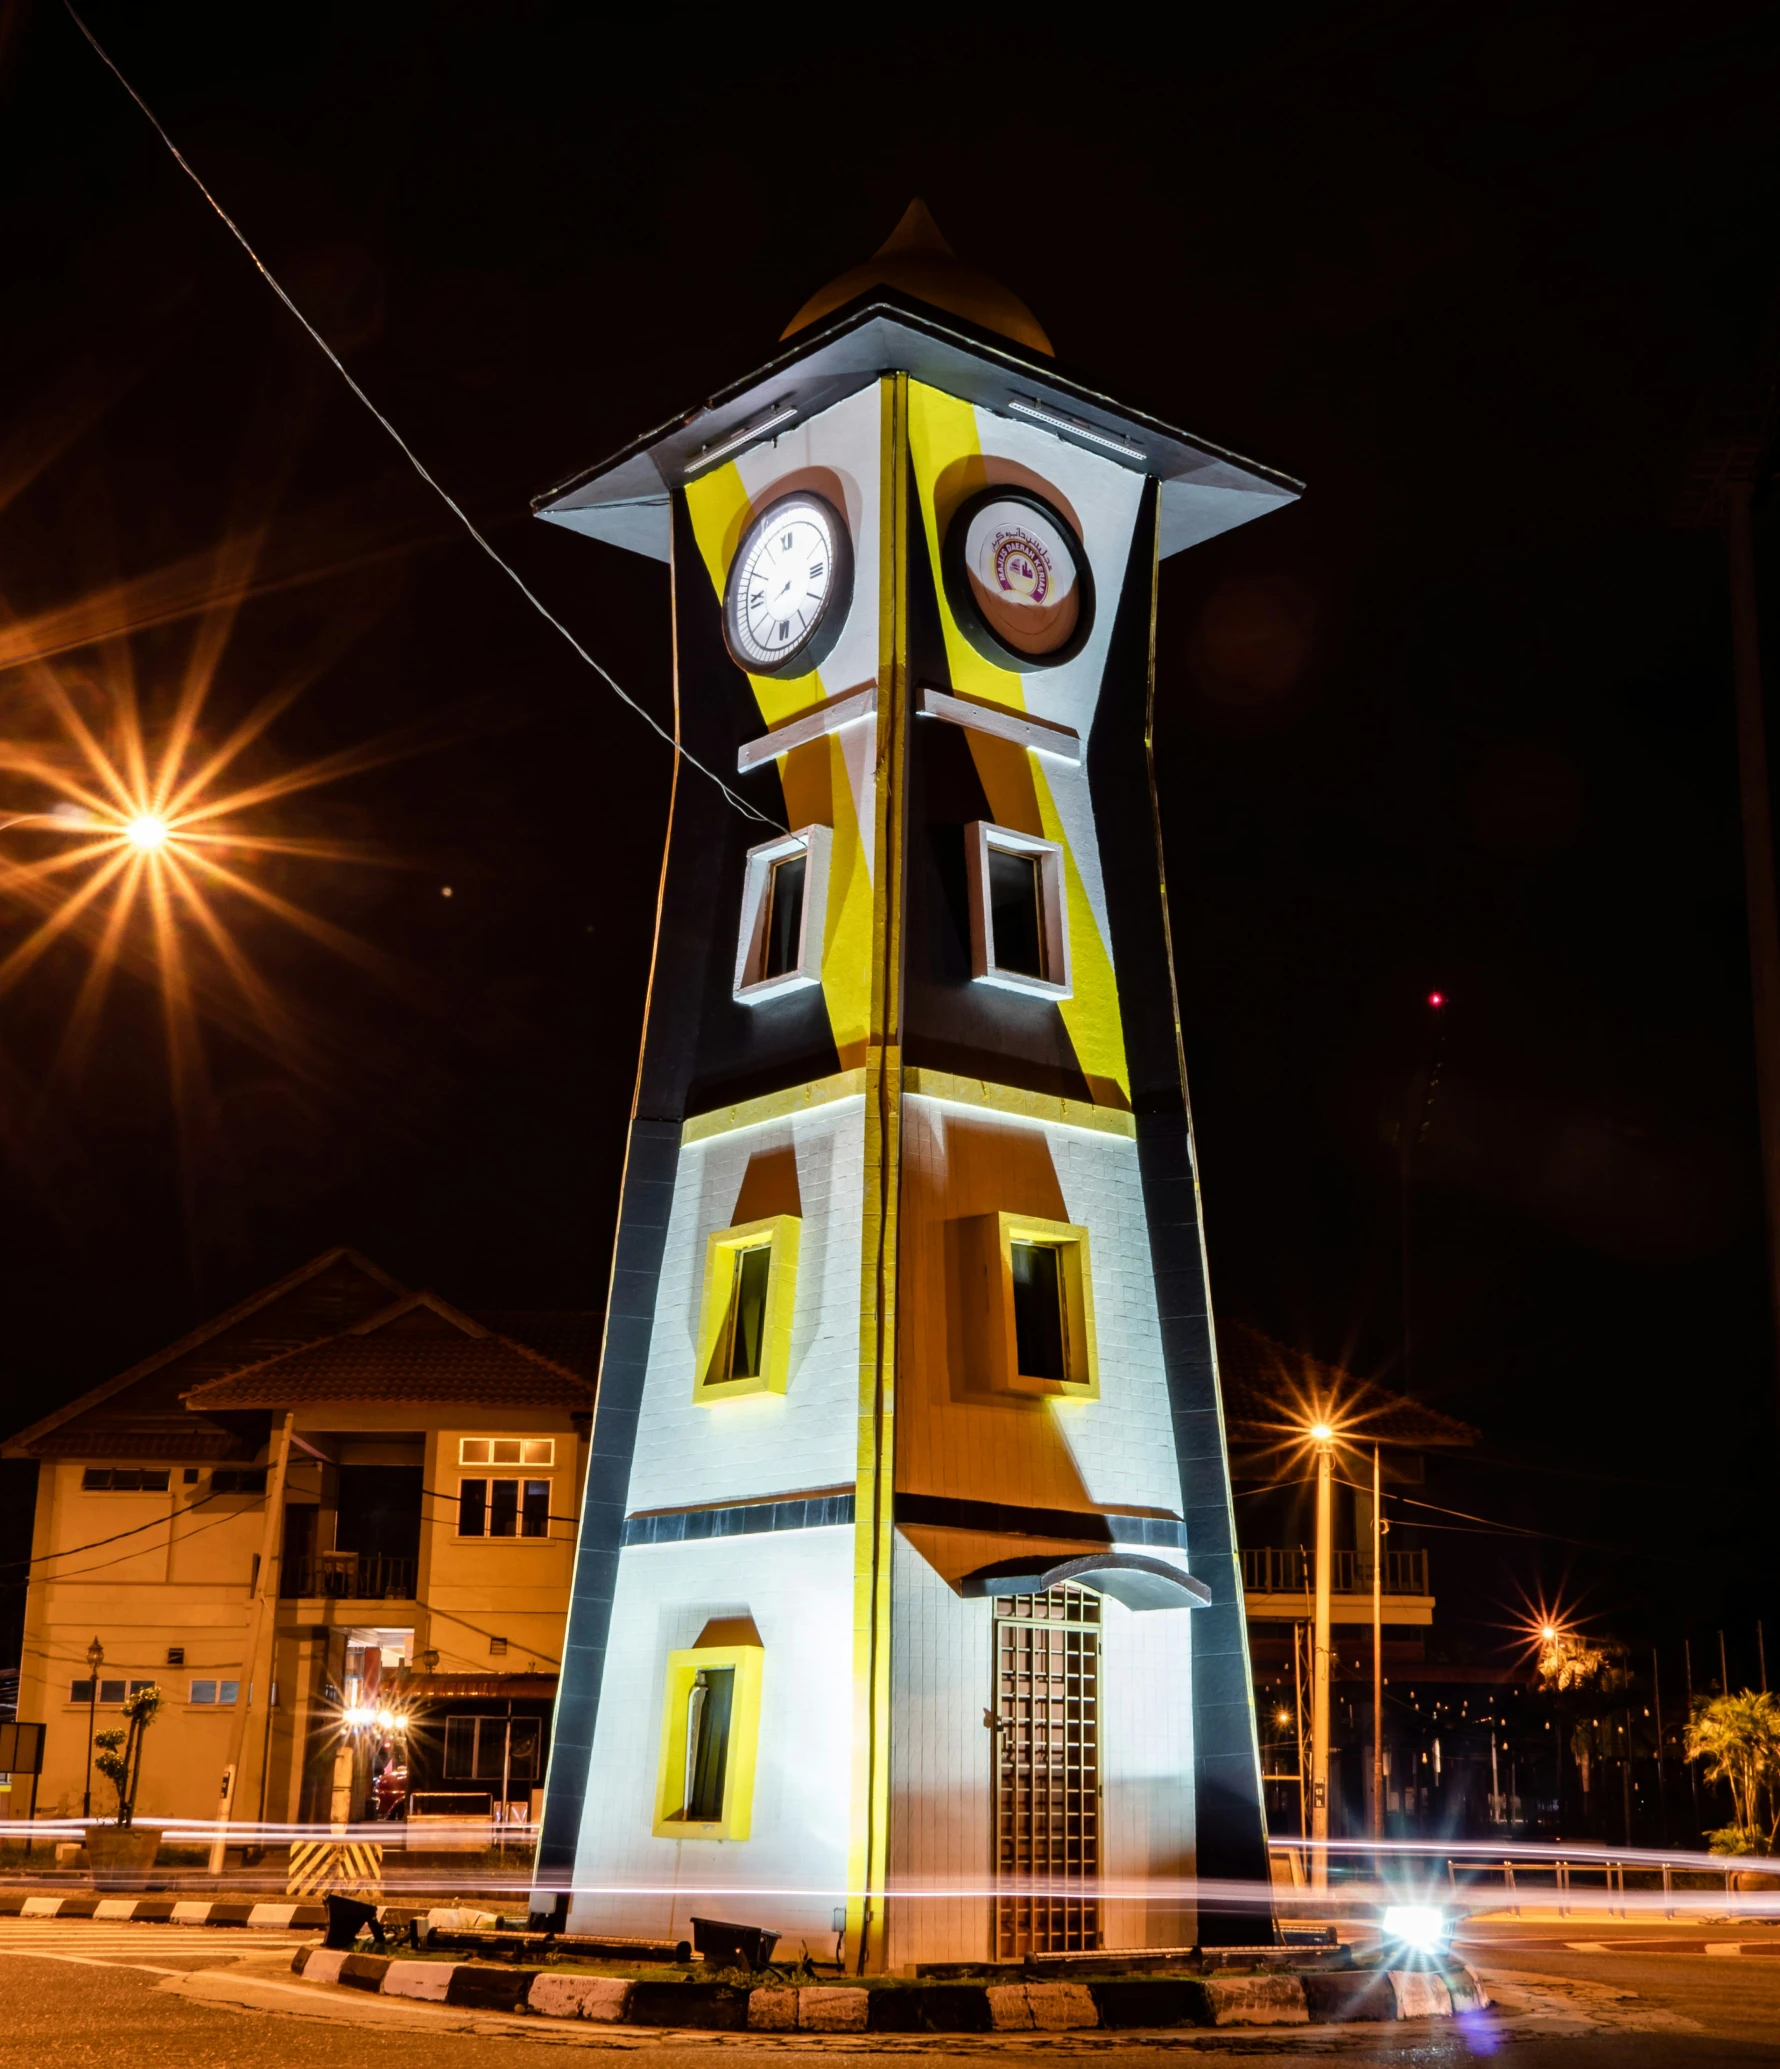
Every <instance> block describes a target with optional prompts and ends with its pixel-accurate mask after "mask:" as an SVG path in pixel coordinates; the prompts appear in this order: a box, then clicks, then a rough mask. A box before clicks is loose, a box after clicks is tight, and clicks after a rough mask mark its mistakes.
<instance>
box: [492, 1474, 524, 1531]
mask: <svg viewBox="0 0 1780 2069" xmlns="http://www.w3.org/2000/svg"><path fill="white" fill-rule="evenodd" d="M488 1534H489V1536H490V1537H517V1536H518V1535H519V1482H518V1481H517V1480H493V1481H491V1482H490V1483H489V1500H488Z"/></svg>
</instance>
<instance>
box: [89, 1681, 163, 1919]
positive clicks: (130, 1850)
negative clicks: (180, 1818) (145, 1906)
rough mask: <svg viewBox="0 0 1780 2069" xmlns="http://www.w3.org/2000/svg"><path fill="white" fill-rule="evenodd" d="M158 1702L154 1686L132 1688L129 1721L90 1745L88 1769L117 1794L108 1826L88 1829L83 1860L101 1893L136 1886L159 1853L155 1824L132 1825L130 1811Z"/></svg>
mask: <svg viewBox="0 0 1780 2069" xmlns="http://www.w3.org/2000/svg"><path fill="white" fill-rule="evenodd" d="M162 1700H163V1697H162V1693H161V1690H160V1687H159V1685H158V1684H157V1683H155V1682H152V1681H151V1682H150V1683H149V1684H148V1686H147V1687H146V1688H139V1689H137V1690H135V1692H134V1693H133V1694H132V1695H130V1696H129V1697H128V1698H127V1700H126V1701H125V1703H124V1716H125V1718H126V1719H127V1720H128V1721H127V1723H126V1725H125V1727H124V1729H122V1730H112V1731H102V1732H100V1733H99V1734H98V1736H97V1737H96V1738H95V1739H94V1741H93V1744H94V1745H95V1746H96V1747H97V1748H98V1751H97V1753H96V1754H95V1756H94V1759H93V1765H94V1766H95V1767H96V1768H97V1769H98V1770H99V1772H100V1773H101V1774H102V1775H104V1776H105V1778H106V1780H107V1781H109V1782H110V1783H111V1785H112V1787H113V1788H114V1789H115V1790H116V1791H117V1816H116V1818H115V1819H113V1820H112V1821H111V1822H110V1823H109V1824H94V1825H89V1826H88V1827H87V1859H88V1861H89V1862H91V1864H92V1871H93V1881H94V1884H95V1885H96V1886H97V1887H98V1888H100V1889H135V1888H140V1887H141V1885H142V1883H143V1882H144V1881H145V1880H146V1879H147V1875H148V1871H149V1870H150V1869H151V1868H152V1867H153V1866H154V1860H155V1855H156V1853H157V1852H159V1850H160V1845H161V1828H160V1826H159V1825H139V1824H137V1822H136V1816H135V1812H136V1797H137V1792H138V1790H139V1789H140V1787H141V1783H142V1747H143V1741H144V1740H145V1739H146V1738H147V1736H148V1727H149V1726H150V1725H151V1724H152V1723H153V1722H154V1721H155V1717H156V1715H157V1713H158V1712H159V1710H160V1707H161V1703H162Z"/></svg>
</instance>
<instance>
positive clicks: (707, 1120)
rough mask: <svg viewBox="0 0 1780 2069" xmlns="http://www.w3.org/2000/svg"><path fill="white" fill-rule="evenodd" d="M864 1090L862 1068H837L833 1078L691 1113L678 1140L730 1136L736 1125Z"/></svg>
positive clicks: (784, 1114) (781, 1115)
mask: <svg viewBox="0 0 1780 2069" xmlns="http://www.w3.org/2000/svg"><path fill="white" fill-rule="evenodd" d="M864 1090H865V1071H864V1069H863V1067H862V1068H860V1069H858V1070H843V1071H837V1072H836V1073H835V1074H834V1076H832V1077H827V1078H816V1079H814V1080H812V1082H811V1083H809V1084H807V1085H790V1086H787V1087H786V1089H785V1090H784V1091H783V1092H766V1093H763V1094H762V1095H761V1097H760V1098H758V1099H742V1100H738V1101H737V1102H736V1104H735V1105H734V1106H716V1107H713V1108H712V1109H711V1111H710V1112H709V1113H703V1114H694V1115H693V1116H692V1117H691V1118H690V1119H689V1120H688V1121H687V1122H686V1123H685V1125H684V1126H683V1127H682V1128H681V1130H680V1141H681V1144H682V1146H684V1145H685V1144H687V1143H691V1142H709V1141H710V1140H711V1138H712V1137H713V1136H716V1135H733V1134H734V1133H735V1131H736V1130H737V1129H738V1128H756V1127H758V1126H759V1125H760V1123H761V1122H762V1121H782V1120H785V1119H787V1118H788V1117H789V1116H791V1115H793V1114H802V1113H809V1112H811V1111H812V1110H813V1109H814V1108H816V1107H818V1106H833V1105H834V1103H835V1102H836V1101H837V1100H840V1099H857V1098H858V1097H859V1095H860V1094H861V1093H862V1092H863V1091H864Z"/></svg>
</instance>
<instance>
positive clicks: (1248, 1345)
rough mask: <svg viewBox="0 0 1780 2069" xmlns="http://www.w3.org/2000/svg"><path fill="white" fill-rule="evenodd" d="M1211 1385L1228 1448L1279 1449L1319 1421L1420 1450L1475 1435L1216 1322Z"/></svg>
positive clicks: (1252, 1333)
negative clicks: (1219, 1394)
mask: <svg viewBox="0 0 1780 2069" xmlns="http://www.w3.org/2000/svg"><path fill="white" fill-rule="evenodd" d="M1218 1379H1219V1383H1220V1385H1221V1387H1222V1389H1223V1396H1224V1423H1225V1426H1226V1428H1227V1429H1228V1431H1229V1434H1230V1437H1231V1438H1232V1440H1233V1441H1237V1442H1242V1443H1248V1444H1256V1443H1260V1444H1278V1443H1280V1442H1283V1441H1285V1440H1286V1439H1287V1438H1289V1437H1290V1436H1292V1435H1293V1434H1294V1433H1295V1432H1297V1431H1299V1430H1302V1429H1303V1427H1304V1425H1305V1423H1306V1422H1307V1421H1308V1420H1309V1419H1310V1417H1311V1416H1312V1415H1326V1416H1327V1417H1328V1419H1329V1420H1330V1421H1331V1422H1332V1423H1333V1424H1335V1426H1336V1427H1337V1428H1339V1429H1341V1430H1343V1431H1344V1432H1346V1433H1348V1434H1349V1435H1351V1436H1352V1438H1353V1440H1354V1442H1355V1443H1356V1444H1390V1445H1397V1446H1401V1447H1402V1448H1403V1449H1405V1450H1411V1451H1421V1450H1427V1449H1432V1448H1433V1447H1435V1446H1442V1447H1447V1446H1457V1445H1465V1444H1475V1443H1476V1442H1477V1437H1478V1432H1477V1431H1476V1430H1474V1429H1473V1428H1472V1427H1471V1425H1470V1424H1469V1423H1465V1422H1460V1421H1459V1420H1458V1419H1457V1417H1455V1416H1451V1415H1442V1414H1441V1413H1440V1411H1439V1410H1438V1409H1437V1408H1427V1407H1424V1406H1423V1405H1422V1403H1421V1402H1420V1401H1417V1400H1415V1399H1413V1398H1412V1397H1411V1396H1410V1395H1408V1394H1400V1393H1397V1392H1395V1391H1394V1390H1393V1389H1391V1388H1390V1387H1382V1386H1380V1385H1379V1384H1378V1383H1377V1381H1376V1380H1370V1379H1359V1378H1356V1377H1355V1375H1354V1374H1353V1373H1351V1372H1347V1371H1344V1370H1343V1369H1342V1367H1341V1366H1339V1365H1329V1364H1325V1363H1324V1361H1323V1360H1322V1359H1321V1358H1314V1357H1312V1356H1311V1355H1310V1354H1309V1352H1307V1351H1294V1350H1291V1349H1290V1348H1288V1347H1287V1346H1286V1345H1285V1344H1283V1343H1280V1342H1279V1341H1278V1340H1277V1339H1276V1338H1274V1337H1271V1336H1267V1335H1265V1334H1263V1332H1262V1331H1261V1330H1259V1329H1256V1328H1253V1327H1251V1326H1250V1325H1249V1324H1248V1323H1247V1322H1230V1321H1220V1322H1219V1323H1218Z"/></svg>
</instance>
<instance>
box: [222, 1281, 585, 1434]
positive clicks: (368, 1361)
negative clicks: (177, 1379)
mask: <svg viewBox="0 0 1780 2069" xmlns="http://www.w3.org/2000/svg"><path fill="white" fill-rule="evenodd" d="M314 1401H360V1402H362V1401H403V1402H407V1401H412V1402H423V1401H464V1402H474V1403H475V1404H476V1405H478V1406H479V1407H481V1406H486V1407H496V1406H499V1407H509V1408H568V1409H585V1408H589V1407H591V1406H592V1404H593V1382H592V1381H591V1380H590V1379H585V1378H583V1377H582V1376H581V1374H580V1373H578V1372H576V1371H574V1370H572V1369H571V1368H570V1367H569V1366H568V1365H566V1364H560V1363H558V1362H557V1361H556V1360H555V1359H554V1358H550V1357H546V1356H545V1355H544V1353H543V1352H541V1351H537V1350H533V1349H531V1348H530V1347H529V1346H527V1345H525V1344H523V1343H519V1342H516V1341H515V1340H514V1339H513V1338H512V1337H510V1336H505V1335H501V1334H498V1333H497V1332H495V1331H494V1330H491V1329H489V1328H487V1327H485V1326H484V1325H483V1324H482V1323H481V1322H478V1321H477V1320H475V1319H474V1317H472V1316H470V1315H467V1314H465V1313H463V1312H462V1310H461V1309H458V1308H454V1307H452V1306H450V1305H449V1304H448V1303H447V1302H445V1301H442V1300H440V1299H439V1298H438V1296H437V1295H436V1294H431V1293H411V1294H408V1295H406V1296H405V1297H404V1298H403V1299H401V1300H399V1301H396V1302H395V1303H394V1304H393V1305H392V1306H390V1307H387V1308H385V1309H384V1310H383V1312H382V1313H381V1314H376V1315H372V1316H369V1317H368V1318H367V1319H366V1320H364V1321H362V1322H359V1323H357V1324H355V1325H354V1326H353V1327H352V1328H350V1329H345V1330H342V1331H341V1332H340V1333H339V1334H338V1335H337V1336H330V1337H328V1338H327V1339H326V1340H325V1341H323V1342H321V1343H314V1344H309V1345H307V1346H305V1347H304V1348H303V1349H300V1350H294V1351H287V1352H285V1353H284V1354H283V1355H282V1356H279V1357H275V1358H267V1359H265V1360H263V1361H262V1362H260V1363H259V1364H255V1365H248V1366H246V1367H244V1368H243V1369H242V1370H241V1371H238V1372H231V1373H228V1374H226V1375H225V1376H224V1377H222V1378H220V1379H212V1380H208V1381H206V1382H205V1383H204V1384H203V1385H202V1386H197V1387H193V1388H192V1389H191V1391H190V1392H189V1393H188V1394H187V1395H186V1402H187V1405H188V1406H189V1407H191V1408H194V1409H197V1410H199V1411H200V1412H206V1411H210V1410H217V1409H225V1408H230V1409H233V1408H273V1409H278V1408H295V1407H298V1406H301V1405H303V1404H305V1403H308V1402H314Z"/></svg>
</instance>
